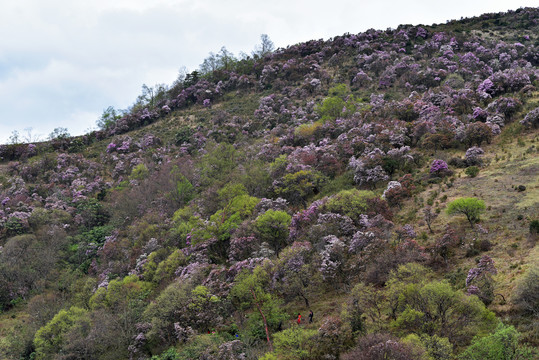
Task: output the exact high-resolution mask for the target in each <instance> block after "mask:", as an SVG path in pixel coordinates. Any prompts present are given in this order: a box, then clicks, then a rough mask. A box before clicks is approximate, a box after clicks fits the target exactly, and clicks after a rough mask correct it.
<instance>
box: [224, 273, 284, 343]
mask: <svg viewBox="0 0 539 360" xmlns="http://www.w3.org/2000/svg"><path fill="white" fill-rule="evenodd" d="M269 281H270V279H269V275H268V272H267V271H266V270H265V269H264V268H263V267H262V266H257V267H256V268H255V269H254V270H253V272H252V273H251V272H250V271H249V270H244V271H242V272H241V273H240V274H239V275H238V276H237V277H236V279H235V280H234V286H233V287H232V290H231V291H230V295H229V299H230V300H231V302H232V304H234V305H235V306H236V308H238V309H240V310H242V311H245V310H250V309H253V308H254V309H256V312H258V313H259V314H260V318H257V317H253V319H254V320H258V321H257V322H259V319H260V320H262V324H263V326H264V332H265V334H266V340H267V342H268V346H269V348H270V351H273V345H272V342H271V335H270V330H271V329H277V327H278V324H279V323H280V322H282V321H284V319H285V318H286V317H285V315H284V314H283V313H282V312H281V310H280V306H279V305H280V302H279V300H278V299H277V298H275V297H274V296H273V295H272V294H271V293H269V292H268V291H266V289H267V288H268V287H269Z"/></svg>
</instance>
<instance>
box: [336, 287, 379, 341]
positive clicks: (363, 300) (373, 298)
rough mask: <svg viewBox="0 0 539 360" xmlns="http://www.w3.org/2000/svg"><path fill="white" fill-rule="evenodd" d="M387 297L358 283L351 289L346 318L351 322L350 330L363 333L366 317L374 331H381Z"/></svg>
mask: <svg viewBox="0 0 539 360" xmlns="http://www.w3.org/2000/svg"><path fill="white" fill-rule="evenodd" d="M387 305H388V302H387V295H386V294H385V293H384V292H383V291H380V290H379V289H376V288H375V287H374V286H372V285H364V284H363V283H359V284H357V285H356V286H354V288H353V289H352V291H351V293H350V298H349V300H348V303H347V307H346V308H345V309H346V315H347V316H346V317H347V318H348V319H349V321H350V322H351V326H352V330H353V331H358V332H363V331H365V328H364V326H365V325H364V320H363V318H362V316H363V315H366V316H367V317H368V318H369V319H370V320H371V323H372V324H373V326H374V327H375V329H378V330H379V329H381V328H382V324H383V321H384V317H385V312H386V308H387Z"/></svg>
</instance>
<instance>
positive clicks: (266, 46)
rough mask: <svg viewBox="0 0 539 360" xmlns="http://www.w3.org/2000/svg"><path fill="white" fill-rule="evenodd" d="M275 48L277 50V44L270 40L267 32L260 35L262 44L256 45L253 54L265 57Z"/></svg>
mask: <svg viewBox="0 0 539 360" xmlns="http://www.w3.org/2000/svg"><path fill="white" fill-rule="evenodd" d="M273 50H275V45H274V44H273V41H271V40H270V38H269V36H268V35H267V34H262V35H260V44H258V45H256V46H255V50H254V51H253V56H254V57H264V56H265V55H267V54H269V53H271V52H272V51H273Z"/></svg>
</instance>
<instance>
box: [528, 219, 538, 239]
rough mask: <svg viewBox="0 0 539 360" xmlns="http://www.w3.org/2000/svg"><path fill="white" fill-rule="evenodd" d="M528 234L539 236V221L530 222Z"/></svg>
mask: <svg viewBox="0 0 539 360" xmlns="http://www.w3.org/2000/svg"><path fill="white" fill-rule="evenodd" d="M530 234H533V235H537V234H539V220H532V221H530Z"/></svg>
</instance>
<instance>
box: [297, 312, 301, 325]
mask: <svg viewBox="0 0 539 360" xmlns="http://www.w3.org/2000/svg"><path fill="white" fill-rule="evenodd" d="M300 324H301V314H299V313H298V325H300Z"/></svg>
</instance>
